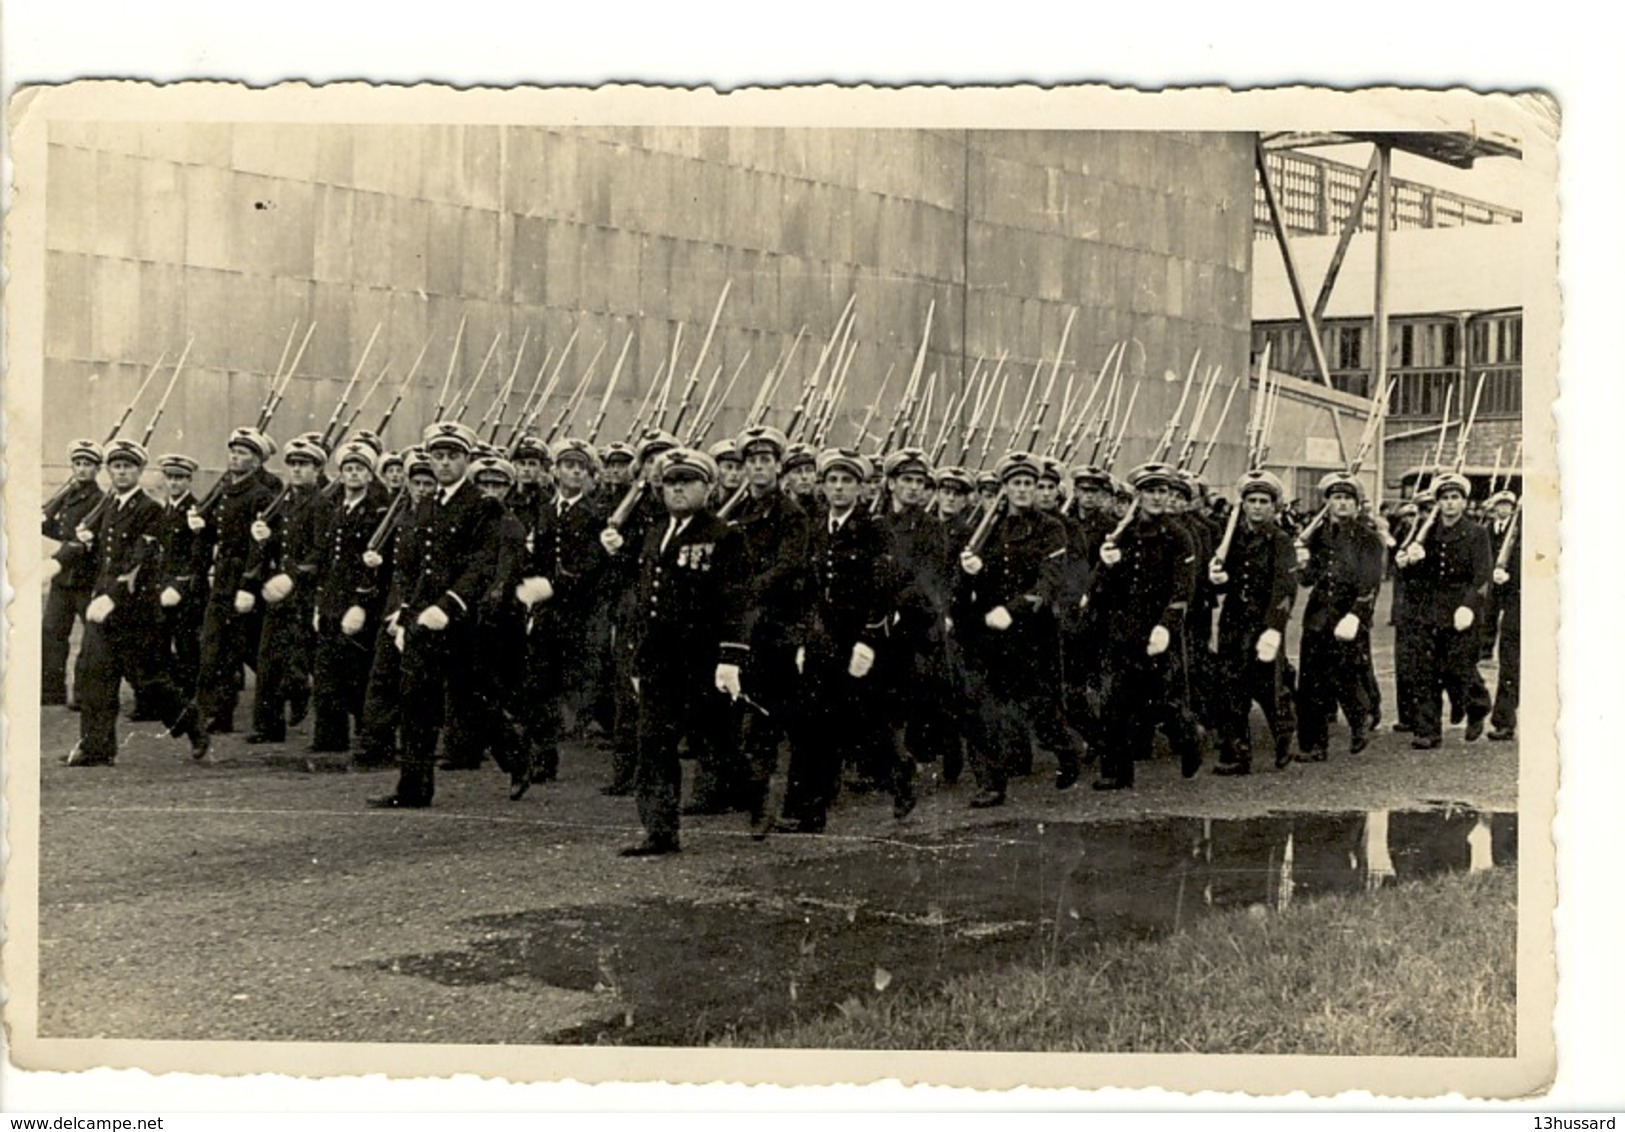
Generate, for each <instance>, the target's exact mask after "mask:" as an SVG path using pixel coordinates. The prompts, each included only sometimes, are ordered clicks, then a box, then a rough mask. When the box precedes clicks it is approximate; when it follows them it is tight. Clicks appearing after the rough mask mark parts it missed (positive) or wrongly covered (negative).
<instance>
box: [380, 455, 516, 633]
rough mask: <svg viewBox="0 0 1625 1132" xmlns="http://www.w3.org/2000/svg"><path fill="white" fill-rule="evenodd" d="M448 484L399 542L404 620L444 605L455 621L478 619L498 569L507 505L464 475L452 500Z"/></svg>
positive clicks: (427, 502) (398, 567) (422, 508)
mask: <svg viewBox="0 0 1625 1132" xmlns="http://www.w3.org/2000/svg"><path fill="white" fill-rule="evenodd" d="M445 491H446V489H445V488H444V487H440V486H437V487H436V488H435V491H434V494H432V495H430V496H429V497H428V498H426V499H425V500H424V501H423V502H422V503H420V504H418V508H417V511H416V513H415V515H414V517H413V531H412V536H411V538H409V539H407V540H406V545H405V547H404V548H402V547H400V546H397V549H396V558H395V563H396V570H397V571H398V573H399V576H400V590H399V592H400V607H399V613H400V615H401V623H402V624H403V625H406V626H407V627H408V629H410V627H411V626H412V624H413V623H414V622H415V621H416V620H417V616H418V614H419V613H422V612H423V611H424V610H426V609H428V608H429V607H430V606H432V605H437V606H439V607H440V609H441V611H442V612H443V613H445V615H446V616H447V618H449V619H450V621H451V624H452V625H453V626H456V625H458V624H465V623H472V621H473V618H474V614H475V612H476V609H475V607H476V605H477V603H478V602H479V600H480V598H481V596H482V595H484V593H485V592H486V590H488V589H489V588H490V586H491V581H492V578H493V576H494V575H495V573H496V567H497V555H498V551H499V546H498V539H499V534H500V528H501V526H502V516H503V507H502V504H501V503H500V502H498V501H497V500H495V499H487V498H485V497H484V496H482V495H481V494H480V492H479V489H478V488H477V487H475V486H474V482H473V481H472V480H470V479H467V478H464V479H463V480H462V481H461V482H460V483H458V484H457V485H455V492H454V494H453V495H452V497H451V499H450V500H449V501H447V502H444V503H443V502H441V497H442V496H443V495H444V494H445Z"/></svg>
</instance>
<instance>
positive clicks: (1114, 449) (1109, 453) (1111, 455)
mask: <svg viewBox="0 0 1625 1132" xmlns="http://www.w3.org/2000/svg"><path fill="white" fill-rule="evenodd" d="M1139 399H1140V385H1139V383H1138V382H1135V384H1134V388H1133V389H1131V390H1129V394H1128V407H1127V408H1125V409H1124V410H1123V420H1122V423H1121V425H1119V427H1118V429H1117V436H1116V438H1115V439H1113V440H1112V441H1111V442H1110V443H1109V444H1108V445H1107V446H1106V453H1105V455H1104V456H1103V457H1102V458H1101V462H1100V467H1101V469H1102V470H1103V471H1108V472H1109V471H1111V470H1112V465H1113V464H1115V463H1117V454H1118V453H1119V452H1121V451H1122V450H1123V437H1124V436H1125V435H1127V433H1128V422H1129V421H1130V420H1132V419H1133V418H1134V403H1135V402H1136V401H1138V400H1139Z"/></svg>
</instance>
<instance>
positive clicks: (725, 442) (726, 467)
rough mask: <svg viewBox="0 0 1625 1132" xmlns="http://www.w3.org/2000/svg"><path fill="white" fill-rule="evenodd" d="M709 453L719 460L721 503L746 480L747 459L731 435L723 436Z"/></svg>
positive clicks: (717, 488)
mask: <svg viewBox="0 0 1625 1132" xmlns="http://www.w3.org/2000/svg"><path fill="white" fill-rule="evenodd" d="M706 453H707V455H709V456H710V457H711V459H713V460H715V461H716V462H717V486H716V497H717V502H718V503H719V504H720V503H721V502H722V501H723V500H725V499H730V498H732V497H733V493H734V492H736V491H738V490H739V485H740V484H742V483H744V482H745V461H744V457H742V456H741V455H740V454H739V445H738V443H737V442H735V440H734V438H733V437H731V436H727V437H723V438H722V439H721V440H719V441H717V442H716V443H715V444H713V445H711V447H710V448H708V449H706Z"/></svg>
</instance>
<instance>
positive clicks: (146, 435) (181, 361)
mask: <svg viewBox="0 0 1625 1132" xmlns="http://www.w3.org/2000/svg"><path fill="white" fill-rule="evenodd" d="M194 341H196V338H188V339H187V340H186V349H184V350H182V351H181V356H180V357H179V358H178V359H176V361H175V370H174V372H173V373H171V374H170V375H169V384H168V386H166V387H165V389H164V395H163V396H162V397H160V398H159V399H158V407H157V408H156V409H154V410H153V412H152V419H151V420H149V421H148V422H147V428H146V431H145V432H143V433H142V434H141V447H143V448H145V447H146V446H147V442H148V441H149V440H151V439H152V434H153V432H154V430H156V429H157V427H158V419H159V418H160V417H162V416H163V415H164V405H165V404H167V403H168V401H169V395H170V393H172V392H174V389H175V380H176V379H177V378H179V377H180V375H181V367H182V366H184V365H185V364H186V356H187V355H188V354H190V353H191V352H192V343H193V342H194ZM151 372H153V373H156V372H157V370H156V369H154V370H153V371H151ZM150 380H152V379H151V376H150V375H149V377H148V378H147V381H150ZM147 381H143V382H142V383H141V389H145V388H146V387H147ZM141 389H137V390H136V396H137V397H139V396H141ZM134 406H135V401H134V400H131V402H130V404H129V405H128V406H126V408H125V410H124V414H123V416H121V417H120V418H119V424H118V427H117V428H115V429H114V432H113V435H112V436H109V437H108V438H107V441H108V443H111V442H112V440H113V438H114V437H115V436H117V435H118V430H119V429H120V428H122V427H123V425H124V422H125V420H127V419H128V418H129V415H130V409H131V408H133V407H134ZM72 486H73V480H71V479H70V480H68V482H67V483H66V484H65V485H63V488H62V489H61V490H60V491H59V493H58V495H60V494H65V493H66V489H67V488H69V487H72ZM58 495H53V496H52V497H51V499H50V501H48V502H47V504H46V510H47V512H49V511H50V509H51V507H52V505H54V504H55V502H56V501H57V498H58ZM112 498H113V493H112V492H110V491H109V492H104V493H103V494H102V497H101V498H100V499H98V500H96V503H95V505H94V506H92V507H91V509H90V510H89V511H87V512H85V516H84V518H82V519H80V520H79V523H80V525H81V526H86V527H89V526H93V525H95V522H96V520H97V519H99V518H101V514H102V512H103V511H104V510H106V509H107V503H108V500H110V499H112Z"/></svg>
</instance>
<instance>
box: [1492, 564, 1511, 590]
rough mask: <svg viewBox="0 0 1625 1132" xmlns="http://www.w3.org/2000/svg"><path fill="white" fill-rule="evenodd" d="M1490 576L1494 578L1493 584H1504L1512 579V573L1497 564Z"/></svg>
mask: <svg viewBox="0 0 1625 1132" xmlns="http://www.w3.org/2000/svg"><path fill="white" fill-rule="evenodd" d="M1490 577H1492V578H1494V579H1495V584H1496V585H1498V586H1504V585H1506V584H1507V583H1508V582H1510V581H1511V580H1512V575H1511V574H1508V573H1507V572H1506V571H1505V570H1504V569H1502V568H1501V567H1499V566H1497V567H1496V568H1495V571H1494V572H1493V573H1492V574H1491V575H1490Z"/></svg>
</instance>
